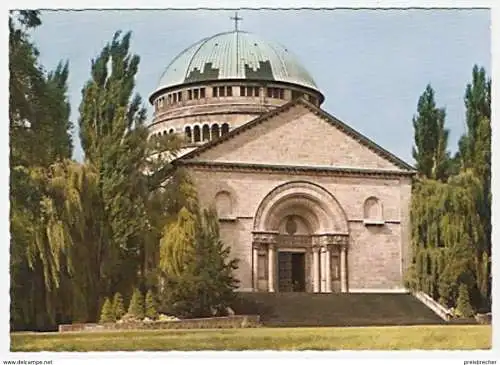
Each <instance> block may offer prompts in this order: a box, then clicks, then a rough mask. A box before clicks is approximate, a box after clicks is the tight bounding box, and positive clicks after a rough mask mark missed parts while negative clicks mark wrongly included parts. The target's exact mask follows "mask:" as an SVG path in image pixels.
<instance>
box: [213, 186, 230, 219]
mask: <svg viewBox="0 0 500 365" xmlns="http://www.w3.org/2000/svg"><path fill="white" fill-rule="evenodd" d="M215 209H216V210H217V215H218V216H219V218H227V217H230V216H231V215H232V214H233V202H232V199H231V194H230V193H229V192H227V191H219V192H218V193H217V194H216V195H215Z"/></svg>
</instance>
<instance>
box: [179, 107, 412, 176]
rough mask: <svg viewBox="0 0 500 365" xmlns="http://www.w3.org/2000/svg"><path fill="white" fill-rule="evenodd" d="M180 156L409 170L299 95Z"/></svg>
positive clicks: (235, 161) (188, 159)
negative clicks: (299, 97) (298, 97)
mask: <svg viewBox="0 0 500 365" xmlns="http://www.w3.org/2000/svg"><path fill="white" fill-rule="evenodd" d="M181 160H184V161H191V162H195V161H199V162H213V163H235V164H253V165H255V164H265V165H276V166H309V167H318V168H325V167H328V168H349V169H367V170H390V171H413V168H412V167H411V166H410V165H408V164H407V163H405V162H404V161H402V160H400V159H399V158H397V157H396V156H394V155H393V154H391V153H390V152H388V151H386V150H385V149H383V148H382V147H380V146H378V145H377V144H375V143H374V142H372V141H370V140H369V139H368V138H366V137H365V136H363V135H362V134H360V133H359V132H356V131H355V130H353V129H352V128H350V127H349V126H347V125H346V124H345V123H343V122H341V121H340V120H338V119H336V118H335V117H333V116H331V115H329V114H328V113H326V112H324V111H323V110H321V109H320V108H318V107H316V106H314V105H312V104H310V103H309V102H307V101H305V100H303V99H297V100H295V101H292V102H290V103H288V104H285V105H284V106H282V107H280V108H278V109H276V110H273V111H271V112H269V113H266V114H265V115H262V116H260V117H258V118H256V119H254V120H252V121H250V122H248V123H246V124H245V125H243V126H241V127H238V128H236V129H234V130H232V131H231V132H230V133H228V134H227V135H225V136H224V137H222V138H220V139H219V140H215V141H212V142H209V143H207V144H205V145H203V146H201V147H199V148H198V149H196V150H194V151H192V152H190V153H188V154H187V155H185V156H183V157H182V158H181Z"/></svg>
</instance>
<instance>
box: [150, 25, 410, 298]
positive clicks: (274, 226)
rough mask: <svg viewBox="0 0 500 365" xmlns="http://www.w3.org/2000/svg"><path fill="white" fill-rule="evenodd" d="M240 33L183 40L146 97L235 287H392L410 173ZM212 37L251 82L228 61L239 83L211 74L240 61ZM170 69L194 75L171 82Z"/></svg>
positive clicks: (398, 268) (405, 243)
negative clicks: (177, 145) (213, 223)
mask: <svg viewBox="0 0 500 365" xmlns="http://www.w3.org/2000/svg"><path fill="white" fill-rule="evenodd" d="M250 39H253V38H247V36H242V35H241V34H240V33H239V32H238V31H235V32H233V33H230V34H222V35H218V36H214V37H212V38H209V39H208V40H205V41H203V42H201V43H199V44H198V45H195V46H193V47H194V48H192V53H189V52H191V51H189V52H187V53H183V54H182V55H180V56H179V57H180V58H179V59H177V61H175V62H176V66H175V68H174V69H172V70H170V69H167V71H166V74H167V76H168V77H166V79H167V80H170V81H169V82H167V83H166V84H165V85H163V86H161V87H160V88H158V89H157V90H156V91H155V92H154V93H153V94H152V95H151V97H150V101H151V103H152V104H153V105H154V106H155V117H154V121H153V124H152V125H151V127H150V133H151V134H150V135H151V136H158V135H163V134H167V133H176V134H178V135H180V136H182V138H183V139H184V141H185V146H184V147H185V148H184V149H183V150H182V151H181V155H180V156H179V157H178V158H177V159H176V160H175V161H174V164H175V165H177V166H179V167H184V168H186V169H187V171H188V173H189V174H190V176H191V178H192V180H193V182H194V184H195V185H196V188H197V191H198V195H199V199H200V203H201V205H202V206H205V207H208V206H215V208H216V209H217V212H218V216H219V220H220V226H221V236H222V240H223V241H224V242H225V243H226V244H227V245H229V246H230V247H231V252H232V255H233V256H234V257H236V258H238V259H239V268H238V270H237V278H238V279H239V281H240V285H239V290H241V291H269V292H275V291H307V292H349V291H351V292H355V291H401V290H404V287H403V275H404V271H405V269H406V267H407V265H408V255H409V249H408V248H409V239H410V220H409V205H410V199H411V179H412V175H413V174H414V169H413V168H412V167H411V166H409V165H407V164H406V163H405V162H403V161H401V160H400V159H398V158H397V157H395V156H393V155H392V154H390V153H389V152H387V151H385V150H384V149H382V148H381V147H380V146H378V145H376V144H375V143H373V142H372V141H370V140H368V139H367V138H366V137H364V136H362V135H361V134H359V133H358V132H356V131H355V130H353V129H352V128H350V127H349V126H348V125H346V124H344V123H343V122H341V121H339V120H338V119H336V118H335V117H333V116H331V115H329V114H327V113H326V112H324V111H323V110H322V109H321V108H320V105H321V103H322V102H323V100H324V97H323V95H322V94H321V92H320V91H319V90H318V89H317V88H316V87H315V86H314V83H313V82H312V81H311V80H312V79H311V78H310V77H309V76H308V75H307V74H306V73H305V71H301V72H299V73H297V72H296V71H297V70H299V69H301V66H300V65H298V64H294V61H292V60H291V59H289V54H288V51H287V50H286V49H283V52H284V53H283V54H282V57H284V58H286V59H287V62H288V63H287V62H283V58H281V59H277V58H276V53H275V51H273V52H270V53H267V52H268V51H269V49H275V50H276V49H277V48H276V47H274V48H273V47H270V48H269V47H268V46H265V44H263V42H261V41H254V40H252V41H250ZM234 40H238V41H237V42H236V41H234ZM233 41H234V42H233ZM242 42H243V43H242ZM245 42H247V43H245ZM222 44H227V47H229V48H231V47H234V49H232V48H231V49H230V50H226V48H224V51H223V53H224V54H226V53H225V52H226V51H227V55H226V56H227V57H236V56H235V55H239V56H238V57H240V56H241V55H242V54H244V55H245V57H247V58H248V59H247V60H246V61H245V62H248V63H247V64H246V66H245V67H246V68H245V73H246V74H245V75H247V77H248V74H250V75H254V76H255V75H257V74H260V75H261V76H263V78H262V79H260V80H259V79H255V77H254V76H250V77H249V79H245V77H243V76H244V73H243V72H242V71H241V70H239V69H237V68H236V69H235V70H233V72H234V75H237V76H238V78H241V79H239V80H235V78H234V77H227V79H224V77H222V78H221V76H220V75H221V74H224V72H229V71H228V70H229V68H230V67H229V66H231V65H232V66H231V67H233V66H234V67H237V66H236V65H239V64H240V61H242V60H240V59H239V58H235V59H233V60H232V61H231V62H230V64H228V65H225V66H228V67H229V68H228V69H226V68H224V67H225V66H224V67H222V66H223V64H224V62H226V58H225V57H226V56H224V57H222V56H221V54H219V53H218V52H219V51H220V48H218V47H219V45H222ZM242 44H243V46H242ZM256 47H257V48H256ZM253 49H260V51H259V52H260V53H258V58H259V60H258V64H259V67H257V66H256V65H257V63H256V59H254V57H257V56H256V54H257V53H252V52H253V51H252V52H250V53H246V52H247V51H248V50H253ZM189 55H191V56H189ZM188 56H189V57H192V58H191V59H189V57H188ZM181 59H182V60H184V61H182V62H181V61H179V60H181ZM193 60H195V62H194V63H193ZM183 62H184V63H183ZM198 63H199V64H200V65H201V64H204V66H203V70H204V69H205V68H206V69H207V70H212V71H213V72H214V75H212V76H210V75H211V74H208V73H207V74H203V72H201V71H200V70H201V69H202V68H201V67H198V68H193V67H194V66H193V65H194V64H198ZM214 65H219V66H217V67H219V68H217V67H215V66H214ZM250 65H253V66H252V67H253V68H254V69H252V67H250ZM266 65H267V66H266ZM285 65H288V66H286V67H289V69H288V70H284V69H283V67H284V66H285ZM209 66H210V67H209ZM268 66H269V67H270V68H268ZM214 67H215V68H214ZM178 68H180V69H182V70H184V68H185V69H186V70H187V71H186V72H185V73H182V74H181V75H188V74H190V72H191V71H192V72H195V74H196V75H198V76H197V77H200V79H199V80H200V81H199V82H191V81H192V79H189V82H188V81H187V79H185V80H184V81H183V82H181V83H180V84H175V83H172V82H171V80H177V79H179V80H180V79H182V77H181V76H179V75H180V74H179V69H178ZM247 68H248V70H247ZM191 69H192V70H191ZM189 70H191V71H189ZM252 70H253V71H252ZM259 70H260V71H259ZM188 71H189V72H188ZM283 71H286V72H283ZM216 74H217V75H216ZM290 75H295V76H293V77H291V76H290ZM264 76H265V77H264ZM275 76H279V78H281V80H278V79H277V78H276V77H275ZM179 77H180V78H179ZM211 77H212V78H213V80H212V79H210V78H211Z"/></svg>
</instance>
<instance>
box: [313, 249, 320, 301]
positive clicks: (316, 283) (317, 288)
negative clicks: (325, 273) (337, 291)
mask: <svg viewBox="0 0 500 365" xmlns="http://www.w3.org/2000/svg"><path fill="white" fill-rule="evenodd" d="M319 270H320V267H319V247H313V291H314V292H315V293H319V291H320V282H319V278H320V273H319Z"/></svg>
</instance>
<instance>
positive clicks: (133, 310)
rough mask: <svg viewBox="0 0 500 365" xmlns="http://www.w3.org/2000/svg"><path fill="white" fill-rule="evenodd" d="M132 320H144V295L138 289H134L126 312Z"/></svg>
mask: <svg viewBox="0 0 500 365" xmlns="http://www.w3.org/2000/svg"><path fill="white" fill-rule="evenodd" d="M127 313H128V314H129V315H130V316H131V317H132V318H135V319H139V320H142V319H144V316H145V312H144V295H143V294H142V293H141V291H140V290H139V289H134V292H133V294H132V298H131V299H130V305H129V307H128V312H127Z"/></svg>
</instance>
